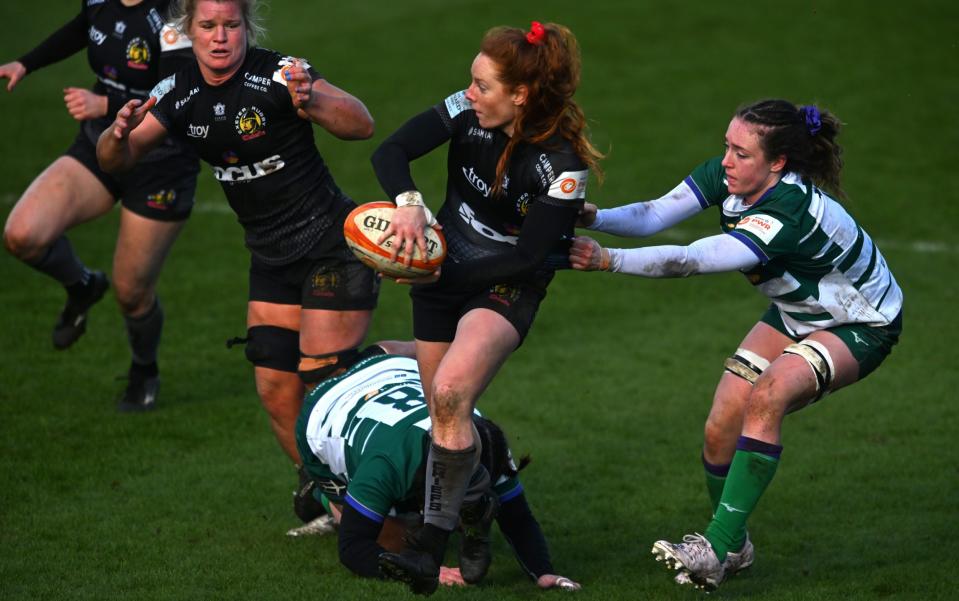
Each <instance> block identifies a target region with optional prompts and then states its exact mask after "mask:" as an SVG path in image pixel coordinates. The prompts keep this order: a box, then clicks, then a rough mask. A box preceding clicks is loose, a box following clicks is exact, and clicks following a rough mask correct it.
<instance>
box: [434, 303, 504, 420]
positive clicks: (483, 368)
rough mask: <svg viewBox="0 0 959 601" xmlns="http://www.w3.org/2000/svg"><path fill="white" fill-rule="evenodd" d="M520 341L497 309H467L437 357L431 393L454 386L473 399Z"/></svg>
mask: <svg viewBox="0 0 959 601" xmlns="http://www.w3.org/2000/svg"><path fill="white" fill-rule="evenodd" d="M519 344H520V335H519V332H517V331H516V328H515V327H514V326H513V324H511V323H510V322H509V321H508V320H507V319H506V318H505V317H503V316H502V315H500V314H499V313H497V312H495V311H491V310H489V309H473V310H471V311H469V312H467V313H466V314H465V315H463V317H462V318H461V319H460V321H459V323H458V324H457V327H456V336H455V337H454V338H453V342H452V343H451V344H450V346H449V348H448V349H447V351H446V353H445V354H444V355H443V359H442V360H441V361H440V364H439V367H438V369H437V371H436V374H435V376H434V381H433V390H434V393H437V392H438V391H440V390H441V389H444V388H445V389H453V390H455V391H456V393H457V394H458V395H462V396H463V397H465V398H467V399H470V400H472V401H473V402H474V403H475V400H476V398H478V397H479V395H480V394H482V392H483V391H484V390H485V389H486V387H487V386H488V385H489V383H490V381H491V380H492V379H493V376H494V375H496V372H497V371H499V368H500V367H501V366H502V365H503V363H504V362H505V361H506V358H507V357H509V355H510V353H512V352H513V351H514V350H515V349H516V347H518V346H519ZM470 410H472V406H471V407H470Z"/></svg>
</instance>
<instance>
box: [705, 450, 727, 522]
mask: <svg viewBox="0 0 959 601" xmlns="http://www.w3.org/2000/svg"><path fill="white" fill-rule="evenodd" d="M702 460H703V468H704V470H705V473H706V491H707V492H709V507H710V509H712V510H713V515H716V507H717V506H718V505H719V500H720V499H721V498H722V496H723V488H724V487H725V486H726V476H728V475H729V464H728V463H726V464H723V465H715V464H712V463H709V462H708V461H706V455H705V454H704V455H703V457H702Z"/></svg>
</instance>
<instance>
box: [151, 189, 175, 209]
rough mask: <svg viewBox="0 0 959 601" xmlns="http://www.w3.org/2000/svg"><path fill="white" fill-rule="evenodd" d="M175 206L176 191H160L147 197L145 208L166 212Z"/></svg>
mask: <svg viewBox="0 0 959 601" xmlns="http://www.w3.org/2000/svg"><path fill="white" fill-rule="evenodd" d="M174 204H176V190H160V191H159V192H156V193H154V194H150V195H148V196H147V206H148V207H150V208H152V209H159V210H161V211H167V210H169V209H170V208H172V207H173V205H174Z"/></svg>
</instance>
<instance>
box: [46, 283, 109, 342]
mask: <svg viewBox="0 0 959 601" xmlns="http://www.w3.org/2000/svg"><path fill="white" fill-rule="evenodd" d="M109 288H110V280H108V279H107V276H106V274H105V273H103V272H102V271H94V272H92V273H91V274H90V281H89V282H87V284H86V286H84V287H83V289H82V291H81V292H79V293H76V294H68V295H67V303H66V304H65V305H64V306H63V310H62V311H61V312H60V316H59V317H58V318H57V323H56V324H55V325H54V326H53V347H54V348H55V349H57V350H60V351H62V350H64V349H66V348H70V346H71V345H72V344H73V343H74V342H76V341H77V339H79V338H80V336H83V333H84V332H86V330H87V313H89V312H90V307H92V306H93V305H95V304H96V303H97V302H99V300H100V299H101V298H103V295H104V294H106V291H107V289H109Z"/></svg>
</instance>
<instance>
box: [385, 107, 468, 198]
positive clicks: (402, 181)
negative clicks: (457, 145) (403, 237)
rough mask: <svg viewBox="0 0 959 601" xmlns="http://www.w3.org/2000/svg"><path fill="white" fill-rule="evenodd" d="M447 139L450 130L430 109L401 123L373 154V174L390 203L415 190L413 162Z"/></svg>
mask: <svg viewBox="0 0 959 601" xmlns="http://www.w3.org/2000/svg"><path fill="white" fill-rule="evenodd" d="M449 139H450V131H449V130H448V129H447V128H446V125H445V124H444V123H443V119H442V118H441V117H440V115H439V113H438V112H437V111H436V109H434V108H431V109H429V110H426V111H424V112H422V113H420V114H419V115H417V116H415V117H413V118H412V119H410V120H409V121H407V122H406V123H404V124H403V125H402V126H401V127H400V128H399V129H398V130H396V131H395V132H393V134H392V135H391V136H390V137H389V138H387V139H386V140H384V141H383V143H382V144H380V146H379V148H377V149H376V152H374V153H373V156H372V158H371V161H372V163H373V171H375V172H376V177H377V179H378V180H379V181H380V186H382V187H383V191H384V192H386V195H387V196H388V197H389V199H390V200H393V199H394V198H396V196H397V195H398V194H400V193H401V192H407V191H409V190H416V184H414V183H413V176H412V175H411V173H410V162H411V161H414V160H416V159H418V158H420V157H421V156H423V155H424V154H426V153H428V152H429V151H431V150H433V149H434V148H436V147H438V146H440V145H441V144H443V143H445V142H446V141H447V140H449Z"/></svg>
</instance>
